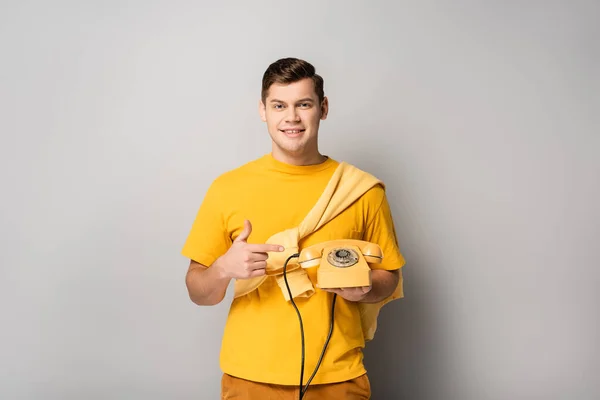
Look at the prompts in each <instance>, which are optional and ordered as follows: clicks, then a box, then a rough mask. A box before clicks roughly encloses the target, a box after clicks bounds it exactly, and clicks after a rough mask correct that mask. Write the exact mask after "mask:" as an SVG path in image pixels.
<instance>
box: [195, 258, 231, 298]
mask: <svg viewBox="0 0 600 400" xmlns="http://www.w3.org/2000/svg"><path fill="white" fill-rule="evenodd" d="M230 281H231V278H228V277H226V276H224V274H223V270H222V268H220V266H219V263H218V260H217V261H215V262H214V263H213V264H212V265H211V267H210V268H208V267H207V266H206V265H203V264H200V263H197V262H196V261H194V260H192V261H190V267H189V268H188V272H187V274H186V276H185V284H186V286H187V290H188V294H189V296H190V300H192V301H193V302H194V303H196V304H197V305H199V306H214V305H216V304H219V303H220V302H221V301H222V300H223V299H224V298H225V293H226V291H227V286H229V282H230Z"/></svg>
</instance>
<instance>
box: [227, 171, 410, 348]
mask: <svg viewBox="0 0 600 400" xmlns="http://www.w3.org/2000/svg"><path fill="white" fill-rule="evenodd" d="M378 184H379V185H381V186H384V185H383V182H381V181H380V180H379V179H377V178H375V177H374V176H372V175H371V174H369V173H366V172H364V171H362V170H360V169H358V168H356V167H354V166H352V165H350V164H348V163H345V162H341V163H340V164H339V165H338V167H337V169H336V170H335V172H334V174H333V176H332V177H331V179H330V180H329V183H328V185H327V187H326V188H325V190H324V191H323V194H322V195H321V197H320V198H319V200H318V201H317V203H316V204H315V206H314V207H313V208H312V209H311V211H310V212H309V213H308V215H306V217H305V218H304V220H303V221H302V222H301V223H300V225H299V226H298V227H295V228H291V229H287V230H285V231H282V232H279V233H276V234H275V235H273V236H271V237H270V238H269V239H268V240H267V241H266V243H272V244H279V245H282V246H284V247H285V251H283V252H279V253H277V252H274V253H270V254H269V259H268V262H267V276H263V277H257V278H251V279H244V280H236V282H235V286H234V288H235V294H234V297H235V298H238V297H240V296H243V295H245V294H248V293H250V292H252V291H253V290H255V289H256V288H258V287H259V286H260V285H261V284H262V283H263V282H264V281H265V280H266V279H267V278H268V276H273V275H274V276H275V277H276V280H277V283H278V285H279V287H280V288H281V290H282V293H283V295H284V297H285V299H286V300H288V301H289V294H288V292H287V288H286V286H285V282H284V278H283V266H284V263H285V260H286V259H288V257H289V256H291V255H292V254H295V253H298V252H299V250H300V249H299V245H298V243H299V241H300V240H301V239H302V238H304V237H305V236H307V235H309V234H310V233H312V232H314V231H316V230H317V229H319V228H320V227H321V226H323V225H324V224H326V223H327V222H329V221H330V220H331V219H333V218H334V217H335V216H337V215H338V214H339V213H341V212H342V211H343V210H344V209H346V208H347V207H348V206H349V205H351V204H352V203H353V202H354V201H356V200H357V199H358V198H360V197H361V196H362V195H363V194H364V193H366V192H367V191H368V190H369V189H371V188H372V187H373V186H375V185H378ZM383 256H384V258H385V254H384V255H383ZM296 261H297V259H294V258H293V259H291V260H290V261H289V263H288V265H287V268H286V275H287V281H288V284H289V287H290V291H291V292H292V296H293V297H294V298H297V297H310V296H312V295H313V294H314V292H315V290H314V287H313V285H312V282H311V281H310V279H309V278H308V276H307V274H306V271H305V270H304V269H302V268H300V267H299V266H298V264H297V262H296ZM403 295H404V294H403V279H402V275H400V281H399V282H398V286H397V287H396V289H395V291H394V293H393V294H392V295H391V296H390V297H388V298H386V299H384V300H382V301H380V302H378V303H360V304H359V309H360V315H361V326H362V330H363V334H364V336H365V340H372V339H373V337H374V335H375V331H376V329H377V317H378V315H379V311H380V309H381V307H382V306H383V305H385V304H386V303H388V302H390V301H392V300H395V299H398V298H402V297H403Z"/></svg>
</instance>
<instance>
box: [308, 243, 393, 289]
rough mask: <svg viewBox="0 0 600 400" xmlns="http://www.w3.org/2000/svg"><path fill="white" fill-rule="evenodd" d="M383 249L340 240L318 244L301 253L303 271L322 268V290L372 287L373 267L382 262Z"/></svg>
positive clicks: (320, 271) (318, 272) (318, 277)
mask: <svg viewBox="0 0 600 400" xmlns="http://www.w3.org/2000/svg"><path fill="white" fill-rule="evenodd" d="M382 259H383V252H382V250H381V247H379V246H378V245H377V244H375V243H370V242H366V241H364V240H356V239H340V240H331V241H327V242H323V243H318V244H315V245H312V246H309V247H307V248H305V249H303V250H302V251H301V252H300V256H299V259H298V264H299V265H300V266H301V267H302V268H314V267H319V269H318V270H317V284H318V286H319V287H320V288H324V289H327V288H346V287H359V286H371V268H370V267H369V265H368V264H375V263H380V262H381V261H382Z"/></svg>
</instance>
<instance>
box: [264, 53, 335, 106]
mask: <svg viewBox="0 0 600 400" xmlns="http://www.w3.org/2000/svg"><path fill="white" fill-rule="evenodd" d="M305 78H310V79H312V81H313V83H314V84H315V92H316V93H317V96H318V97H319V103H321V102H323V99H324V98H325V93H324V91H323V78H322V77H321V76H320V75H318V74H317V73H316V72H315V67H314V66H313V65H312V64H311V63H309V62H307V61H304V60H300V59H298V58H282V59H279V60H277V61H275V62H274V63H272V64H271V65H269V67H268V68H267V70H266V71H265V73H264V75H263V79H262V92H261V98H262V101H263V103H264V102H265V100H266V99H267V96H268V94H269V88H270V87H271V85H272V84H274V83H278V84H284V85H287V84H290V83H294V82H298V81H299V80H302V79H305Z"/></svg>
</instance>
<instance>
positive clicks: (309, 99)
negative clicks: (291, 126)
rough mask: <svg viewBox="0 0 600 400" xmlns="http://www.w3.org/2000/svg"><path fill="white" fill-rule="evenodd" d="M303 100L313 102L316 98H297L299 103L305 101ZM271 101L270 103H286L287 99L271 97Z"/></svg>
mask: <svg viewBox="0 0 600 400" xmlns="http://www.w3.org/2000/svg"><path fill="white" fill-rule="evenodd" d="M303 101H311V102H314V100H313V99H312V98H310V97H305V98H303V99H300V100H296V102H297V103H301V102H303ZM269 102H270V103H285V101H283V100H279V99H271V100H269Z"/></svg>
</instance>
